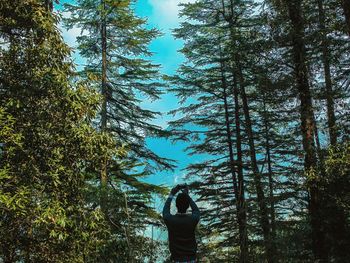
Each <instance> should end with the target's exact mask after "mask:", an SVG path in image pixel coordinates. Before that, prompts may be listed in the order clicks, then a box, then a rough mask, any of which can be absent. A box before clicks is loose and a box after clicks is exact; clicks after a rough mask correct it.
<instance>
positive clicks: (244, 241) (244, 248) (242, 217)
mask: <svg viewBox="0 0 350 263" xmlns="http://www.w3.org/2000/svg"><path fill="white" fill-rule="evenodd" d="M238 94H239V91H238V86H237V77H236V75H235V74H234V76H233V95H234V101H235V124H236V125H235V126H236V151H237V174H238V194H239V201H240V203H239V216H238V218H239V227H240V230H239V233H240V236H239V241H240V249H241V253H240V261H239V262H241V263H243V262H244V263H245V262H249V258H248V255H249V254H248V233H247V210H246V202H245V196H244V177H243V158H242V135H241V123H240V113H239V110H240V106H239V100H238Z"/></svg>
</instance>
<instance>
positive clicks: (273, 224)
mask: <svg viewBox="0 0 350 263" xmlns="http://www.w3.org/2000/svg"><path fill="white" fill-rule="evenodd" d="M263 100H264V101H263V103H264V115H265V116H264V129H265V149H266V157H267V174H268V178H269V199H270V202H269V203H270V220H271V243H272V246H273V248H274V251H275V244H274V240H275V237H276V213H275V200H274V193H273V190H274V182H273V171H272V160H271V144H270V133H269V120H268V117H267V109H266V95H265V93H264V98H263Z"/></svg>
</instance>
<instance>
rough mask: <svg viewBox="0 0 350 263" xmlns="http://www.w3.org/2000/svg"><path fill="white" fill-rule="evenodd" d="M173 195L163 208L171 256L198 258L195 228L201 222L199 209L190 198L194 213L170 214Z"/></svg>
mask: <svg viewBox="0 0 350 263" xmlns="http://www.w3.org/2000/svg"><path fill="white" fill-rule="evenodd" d="M171 200H172V197H171V196H169V197H168V199H167V200H166V202H165V205H164V208H163V219H164V222H165V224H166V226H167V228H168V234H169V249H170V253H171V258H172V259H173V260H176V261H186V260H194V259H196V253H197V242H196V237H195V233H194V231H195V228H196V225H197V224H198V222H199V217H200V213H199V209H198V207H197V205H196V204H195V202H193V200H192V199H191V198H190V206H191V209H192V214H176V215H172V214H170V205H171Z"/></svg>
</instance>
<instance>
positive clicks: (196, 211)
mask: <svg viewBox="0 0 350 263" xmlns="http://www.w3.org/2000/svg"><path fill="white" fill-rule="evenodd" d="M190 206H191V209H192V218H194V219H195V220H196V221H197V222H198V221H199V218H200V212H199V208H198V206H197V205H196V203H195V202H194V201H193V200H192V198H191V197H190Z"/></svg>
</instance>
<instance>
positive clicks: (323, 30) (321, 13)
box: [317, 0, 337, 146]
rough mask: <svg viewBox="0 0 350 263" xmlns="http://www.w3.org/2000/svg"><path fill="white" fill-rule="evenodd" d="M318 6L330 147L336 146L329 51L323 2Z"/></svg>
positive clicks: (320, 1) (320, 0)
mask: <svg viewBox="0 0 350 263" xmlns="http://www.w3.org/2000/svg"><path fill="white" fill-rule="evenodd" d="M317 5H318V20H319V28H320V31H321V43H322V62H323V70H324V78H325V84H326V87H325V95H326V100H327V116H328V129H329V139H330V143H331V145H333V146H334V145H336V144H337V127H336V123H335V120H336V119H335V114H334V99H333V90H332V78H331V69H330V61H329V60H330V51H329V42H328V39H327V35H326V22H325V20H326V19H325V12H324V7H323V0H317Z"/></svg>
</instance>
